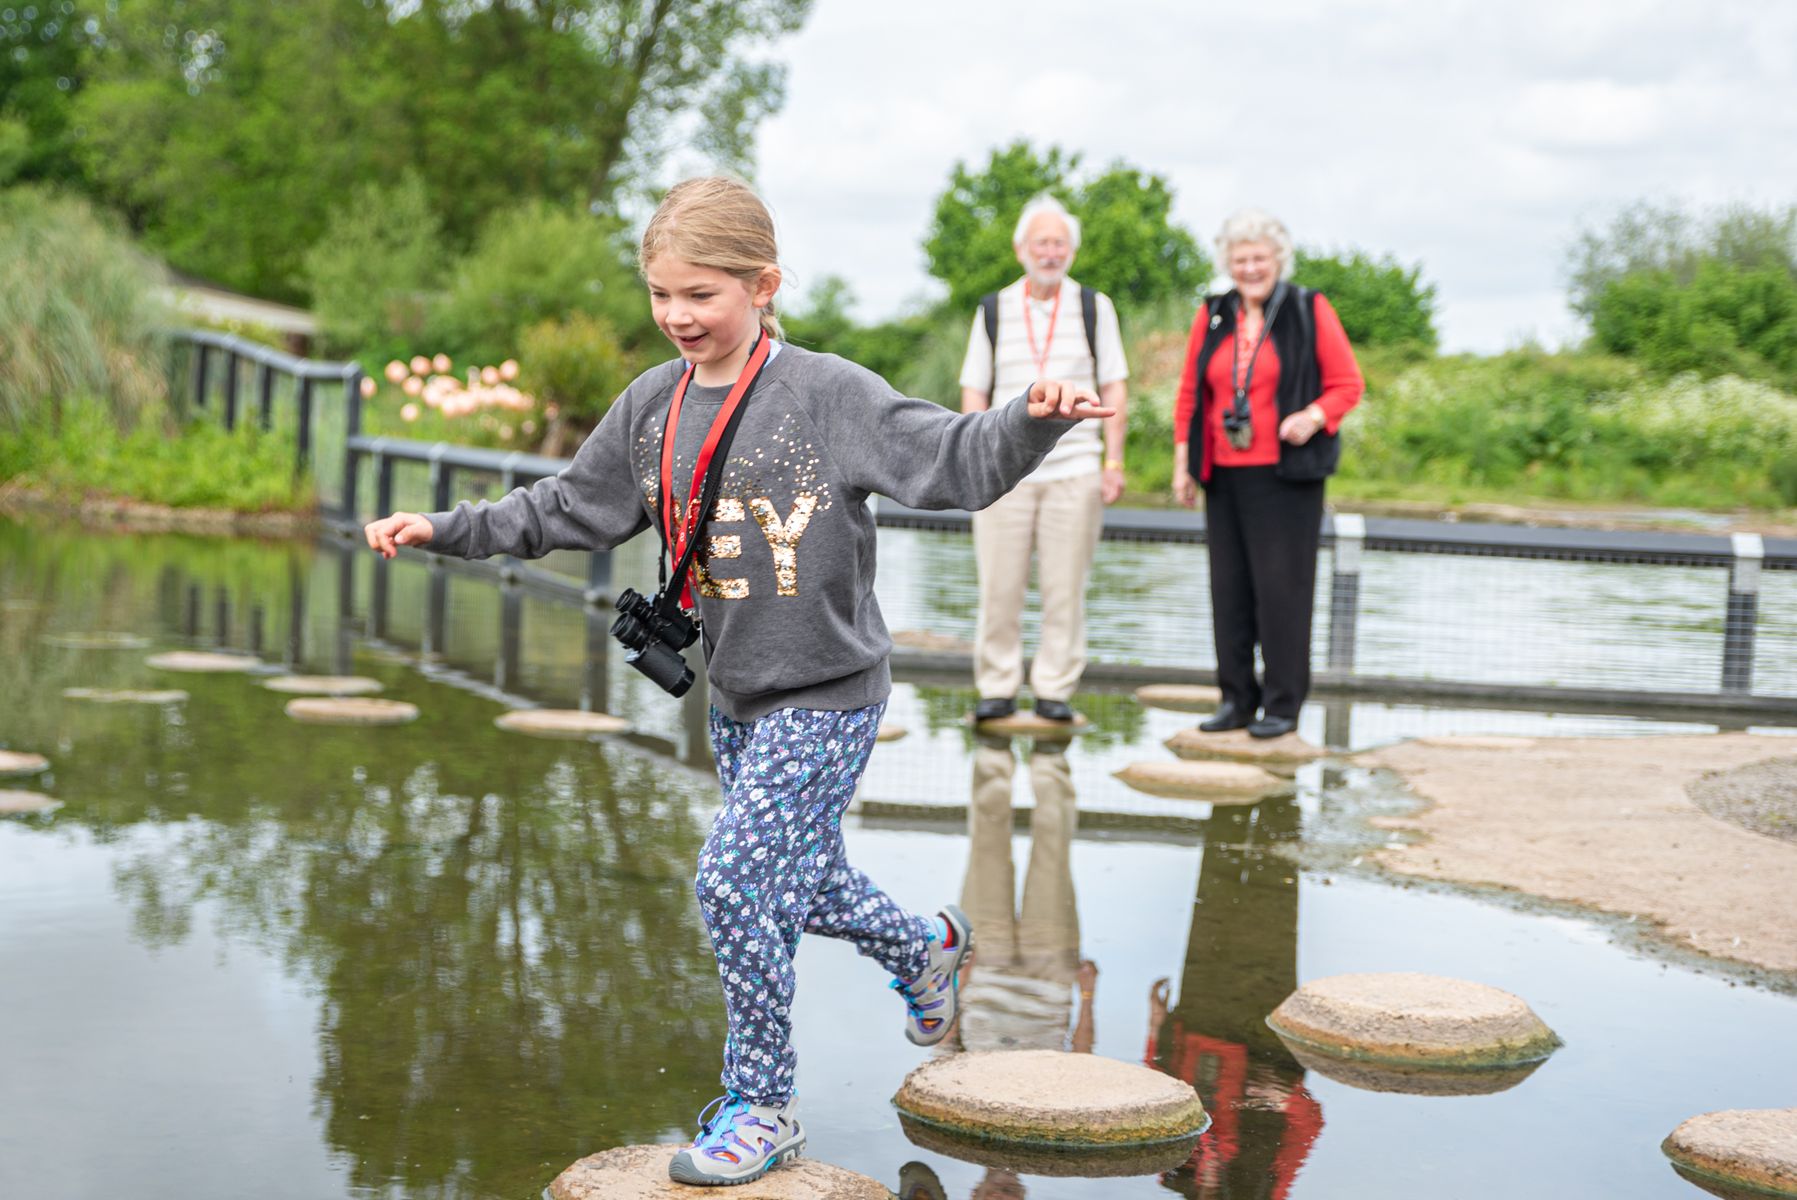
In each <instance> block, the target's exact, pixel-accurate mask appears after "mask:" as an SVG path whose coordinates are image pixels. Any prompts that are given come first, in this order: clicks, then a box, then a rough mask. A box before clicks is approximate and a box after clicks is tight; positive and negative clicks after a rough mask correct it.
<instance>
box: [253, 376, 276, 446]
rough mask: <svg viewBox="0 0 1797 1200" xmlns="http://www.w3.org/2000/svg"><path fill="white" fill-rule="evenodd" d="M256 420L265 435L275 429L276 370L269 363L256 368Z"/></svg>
mask: <svg viewBox="0 0 1797 1200" xmlns="http://www.w3.org/2000/svg"><path fill="white" fill-rule="evenodd" d="M256 420H257V421H258V422H259V423H260V425H261V427H262V432H263V433H267V432H268V431H269V430H271V429H273V428H274V427H275V369H274V367H272V366H270V365H269V364H268V363H260V364H258V365H257V367H256Z"/></svg>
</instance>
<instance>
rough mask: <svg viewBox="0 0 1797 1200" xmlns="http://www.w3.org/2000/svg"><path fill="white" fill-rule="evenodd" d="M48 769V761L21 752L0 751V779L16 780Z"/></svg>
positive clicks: (39, 756) (42, 757) (35, 755)
mask: <svg viewBox="0 0 1797 1200" xmlns="http://www.w3.org/2000/svg"><path fill="white" fill-rule="evenodd" d="M49 769H50V760H49V759H47V758H45V757H44V756H43V755H41V754H30V753H27V752H25V751H22V750H0V779H18V778H21V777H22V776H25V775H36V774H38V773H39V772H40V771H48V770H49Z"/></svg>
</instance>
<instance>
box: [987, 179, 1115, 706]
mask: <svg viewBox="0 0 1797 1200" xmlns="http://www.w3.org/2000/svg"><path fill="white" fill-rule="evenodd" d="M1011 243H1012V247H1013V249H1015V250H1016V252H1017V261H1018V262H1019V263H1021V264H1022V265H1023V271H1024V275H1023V278H1022V279H1020V280H1018V281H1017V282H1016V283H1014V284H1012V285H1011V286H1010V287H1008V288H1005V289H1004V290H1003V291H1001V292H996V293H994V294H992V295H989V296H986V297H985V298H984V299H982V300H981V301H980V311H979V312H977V313H975V314H974V318H973V332H972V334H971V335H970V336H969V338H968V343H967V361H966V362H965V363H964V364H963V365H962V367H961V409H962V411H963V412H976V411H978V410H980V409H983V408H985V407H987V406H988V405H989V404H991V403H992V400H993V397H994V396H996V397H998V398H999V399H1000V400H1003V399H1005V398H1007V397H1010V396H1015V395H1017V394H1018V393H1020V392H1022V391H1024V390H1025V389H1027V388H1028V387H1029V386H1030V384H1032V383H1033V382H1035V381H1036V380H1038V379H1071V380H1073V381H1075V382H1086V381H1090V382H1091V384H1092V386H1093V387H1095V388H1096V389H1097V390H1098V395H1099V397H1100V399H1101V400H1102V401H1103V403H1104V404H1105V406H1106V407H1108V408H1112V409H1115V410H1116V415H1115V416H1112V417H1108V418H1106V420H1105V422H1104V426H1103V436H1102V440H1101V438H1100V434H1099V429H1098V426H1097V425H1096V423H1094V422H1090V421H1088V422H1083V423H1082V424H1080V425H1078V426H1076V427H1075V428H1074V429H1072V430H1071V431H1069V432H1068V433H1067V435H1066V436H1065V437H1063V438H1062V439H1061V440H1060V442H1059V443H1058V444H1057V445H1056V446H1055V448H1054V449H1053V450H1051V451H1049V454H1048V457H1047V458H1046V459H1044V460H1043V461H1042V465H1041V466H1039V467H1037V468H1036V470H1035V471H1034V472H1033V473H1032V474H1030V475H1028V476H1026V477H1025V478H1024V480H1023V482H1022V483H1020V484H1018V485H1017V487H1016V488H1015V489H1014V490H1012V491H1011V492H1010V493H1009V494H1007V495H1006V496H1005V497H1004V498H1003V499H1001V500H999V501H998V503H996V504H994V505H992V506H991V507H990V508H988V509H986V510H985V511H983V512H979V513H976V514H974V518H973V544H974V552H975V555H976V557H977V559H978V562H979V572H980V618H979V629H978V632H977V634H976V635H975V642H974V682H975V684H976V685H977V686H978V688H979V696H980V699H979V704H978V706H977V707H976V708H975V709H974V719H975V720H976V721H990V720H995V719H997V718H999V717H1008V716H1010V715H1011V714H1012V713H1014V712H1016V711H1017V692H1018V689H1019V688H1020V687H1022V685H1023V636H1022V616H1023V598H1024V591H1025V589H1026V588H1027V587H1028V586H1029V574H1030V555H1031V552H1032V550H1033V551H1034V552H1035V554H1036V556H1037V581H1038V586H1039V588H1040V591H1041V594H1042V637H1041V644H1040V646H1039V648H1038V649H1037V651H1036V658H1035V662H1034V664H1033V666H1032V667H1031V670H1030V693H1031V695H1032V697H1033V698H1034V702H1035V708H1036V715H1037V716H1038V717H1042V718H1045V719H1047V720H1050V721H1071V720H1072V719H1073V709H1072V708H1071V707H1070V705H1069V703H1068V702H1069V701H1070V700H1071V699H1072V698H1073V693H1074V689H1076V688H1077V687H1078V686H1079V678H1080V675H1081V673H1082V672H1084V670H1085V668H1086V612H1085V606H1086V573H1087V571H1088V570H1089V569H1090V568H1091V566H1092V552H1093V550H1094V549H1095V548H1096V547H1097V545H1098V534H1099V530H1100V528H1101V526H1102V525H1103V522H1104V506H1105V505H1106V504H1110V503H1111V502H1113V501H1115V500H1116V499H1117V497H1118V496H1120V495H1122V494H1123V441H1124V433H1125V431H1126V429H1127V428H1128V419H1127V415H1126V413H1125V410H1124V399H1125V390H1126V389H1125V384H1124V380H1126V379H1128V378H1129V366H1128V364H1127V363H1126V362H1125V361H1124V358H1123V338H1122V335H1121V333H1120V332H1119V331H1118V328H1117V310H1116V308H1115V307H1113V306H1112V304H1111V301H1110V297H1108V296H1105V295H1104V294H1102V293H1100V292H1095V291H1093V290H1092V289H1091V288H1085V287H1081V286H1080V285H1079V284H1077V283H1075V282H1074V281H1073V279H1072V278H1070V277H1069V275H1068V271H1069V270H1070V269H1071V267H1072V266H1073V256H1074V255H1075V254H1076V253H1077V252H1078V251H1079V218H1077V217H1075V216H1074V215H1073V214H1072V213H1070V212H1068V211H1067V210H1066V209H1065V208H1063V207H1062V206H1061V203H1060V202H1059V201H1058V200H1056V199H1055V198H1054V197H1053V196H1048V195H1042V196H1037V197H1036V198H1035V199H1034V200H1031V201H1030V202H1029V203H1028V204H1027V205H1025V206H1024V209H1023V214H1022V216H1020V217H1019V218H1018V219H1017V230H1016V233H1015V234H1014V235H1013V236H1012V238H1011Z"/></svg>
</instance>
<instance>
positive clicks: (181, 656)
mask: <svg viewBox="0 0 1797 1200" xmlns="http://www.w3.org/2000/svg"><path fill="white" fill-rule="evenodd" d="M144 661H145V662H147V663H148V664H149V665H150V666H152V667H155V668H156V669H157V670H158V671H189V672H193V673H194V674H201V675H204V674H220V675H222V674H229V673H231V672H233V671H239V672H247V671H259V670H261V669H262V666H263V664H262V660H261V659H259V658H255V657H253V656H251V655H248V654H218V653H214V652H213V651H211V650H171V651H169V652H168V653H167V654H152V655H150V657H149V658H147V659H145V660H144Z"/></svg>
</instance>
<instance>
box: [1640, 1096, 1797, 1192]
mask: <svg viewBox="0 0 1797 1200" xmlns="http://www.w3.org/2000/svg"><path fill="white" fill-rule="evenodd" d="M1660 1149H1661V1150H1662V1151H1663V1152H1664V1153H1665V1155H1666V1157H1667V1158H1670V1159H1671V1160H1672V1165H1673V1168H1674V1169H1675V1170H1677V1171H1678V1173H1679V1174H1680V1175H1683V1176H1684V1177H1685V1178H1686V1179H1688V1180H1690V1181H1691V1182H1692V1183H1695V1184H1696V1185H1697V1186H1698V1187H1700V1188H1702V1189H1703V1190H1704V1191H1706V1192H1710V1193H1712V1194H1713V1195H1717V1196H1726V1197H1730V1198H1731V1200H1747V1198H1748V1197H1760V1198H1763V1197H1767V1196H1797V1108H1738V1109H1730V1110H1728V1111H1726V1112H1713V1113H1704V1114H1703V1115H1702V1116H1697V1117H1692V1118H1691V1119H1690V1120H1689V1121H1686V1122H1685V1123H1684V1124H1682V1125H1680V1126H1679V1127H1678V1128H1677V1129H1674V1130H1673V1131H1672V1133H1671V1135H1670V1136H1668V1137H1667V1139H1666V1140H1665V1141H1664V1142H1661V1143H1660Z"/></svg>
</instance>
